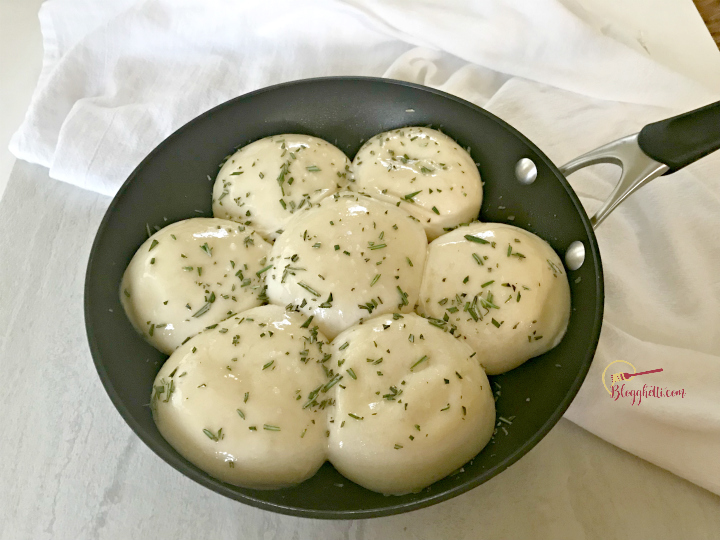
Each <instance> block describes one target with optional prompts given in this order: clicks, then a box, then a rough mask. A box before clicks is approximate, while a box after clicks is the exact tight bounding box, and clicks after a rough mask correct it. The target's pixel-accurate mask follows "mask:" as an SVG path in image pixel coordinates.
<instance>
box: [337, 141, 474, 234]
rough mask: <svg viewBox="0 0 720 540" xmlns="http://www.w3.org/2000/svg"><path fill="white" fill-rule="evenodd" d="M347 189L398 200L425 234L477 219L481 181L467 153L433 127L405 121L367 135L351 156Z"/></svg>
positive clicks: (396, 202)
mask: <svg viewBox="0 0 720 540" xmlns="http://www.w3.org/2000/svg"><path fill="white" fill-rule="evenodd" d="M353 170H354V172H355V184H354V185H352V186H351V189H353V190H355V191H358V192H360V193H365V194H366V195H369V196H371V197H373V198H376V199H378V200H383V201H387V202H390V203H393V204H399V205H400V208H402V209H403V210H405V211H407V212H409V213H410V214H412V215H413V216H415V217H416V218H417V219H418V220H420V223H422V225H423V227H424V228H425V232H426V233H427V237H428V239H429V240H433V239H434V238H437V237H438V236H440V235H441V234H443V233H444V232H446V230H447V229H449V228H452V227H457V226H458V225H459V224H461V223H467V222H470V221H472V220H474V219H477V217H478V213H479V212H480V204H481V203H482V183H481V181H480V173H479V172H478V169H477V166H476V165H475V163H474V162H473V159H472V157H471V156H470V154H468V153H467V152H466V151H465V150H464V149H463V148H461V147H460V145H459V144H458V143H456V142H455V141H454V140H452V139H451V138H450V137H448V136H447V135H444V134H443V133H440V132H439V131H436V130H434V129H429V128H423V127H407V128H401V129H396V130H393V131H388V132H385V133H380V134H379V135H376V136H375V137H372V138H371V139H370V140H368V141H367V142H366V143H365V144H364V145H363V147H362V148H360V150H359V151H358V153H357V155H356V156H355V158H354V159H353Z"/></svg>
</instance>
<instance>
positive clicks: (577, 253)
mask: <svg viewBox="0 0 720 540" xmlns="http://www.w3.org/2000/svg"><path fill="white" fill-rule="evenodd" d="M584 262H585V244H583V243H582V242H580V241H579V240H575V241H574V242H573V243H572V244H570V247H568V249H567V252H566V253H565V266H567V267H568V269H569V270H577V269H578V268H580V267H581V266H582V265H583V263H584Z"/></svg>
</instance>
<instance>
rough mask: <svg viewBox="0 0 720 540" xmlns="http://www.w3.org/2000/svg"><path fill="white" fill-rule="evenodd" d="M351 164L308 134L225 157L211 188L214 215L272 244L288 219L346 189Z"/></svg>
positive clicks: (263, 143) (274, 140)
mask: <svg viewBox="0 0 720 540" xmlns="http://www.w3.org/2000/svg"><path fill="white" fill-rule="evenodd" d="M351 179H352V173H351V172H350V160H349V159H348V158H347V156H346V155H345V154H343V152H342V151H341V150H340V149H339V148H336V147H335V146H333V145H332V144H330V143H329V142H326V141H324V140H322V139H318V138H317V137H310V136H309V135H294V134H286V135H274V136H272V137H266V138H264V139H260V140H259V141H255V142H253V143H251V144H248V145H247V146H244V147H242V148H241V149H240V150H238V151H237V152H235V153H234V154H232V155H231V156H229V157H228V159H227V161H226V162H225V164H224V165H223V166H222V168H221V169H220V172H218V175H217V179H216V180H215V185H214V188H213V215H214V216H215V217H220V218H226V219H232V220H234V221H238V222H240V223H244V224H246V225H251V226H253V227H254V228H255V229H256V230H257V231H258V232H259V233H260V234H261V235H262V236H263V237H265V238H267V239H269V240H273V239H275V238H276V237H277V236H278V234H280V233H279V232H278V231H281V230H282V229H283V228H284V226H285V223H287V221H288V220H289V219H290V218H291V217H292V215H293V214H294V213H295V212H296V211H297V210H301V209H303V208H307V207H310V206H313V205H314V204H315V203H316V202H318V201H320V200H321V199H323V198H324V197H326V196H328V195H330V194H332V193H335V192H336V191H338V190H339V189H341V188H343V187H345V186H346V185H347V183H348V182H349V181H350V180H351Z"/></svg>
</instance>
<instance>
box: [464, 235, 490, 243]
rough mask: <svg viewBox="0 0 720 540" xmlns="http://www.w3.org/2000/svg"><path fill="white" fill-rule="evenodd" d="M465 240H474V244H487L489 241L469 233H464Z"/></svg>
mask: <svg viewBox="0 0 720 540" xmlns="http://www.w3.org/2000/svg"><path fill="white" fill-rule="evenodd" d="M465 240H467V241H468V242H475V243H476V244H489V243H490V242H488V241H487V240H485V239H484V238H478V237H477V236H473V235H471V234H466V235H465Z"/></svg>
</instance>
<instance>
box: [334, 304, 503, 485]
mask: <svg viewBox="0 0 720 540" xmlns="http://www.w3.org/2000/svg"><path fill="white" fill-rule="evenodd" d="M331 350H332V355H333V356H332V360H331V363H332V366H331V367H332V368H333V369H335V370H336V371H337V373H338V374H340V375H342V377H343V378H342V380H341V381H339V383H338V384H337V385H335V388H334V390H335V408H334V409H333V410H331V411H330V412H329V413H328V414H329V423H328V429H329V430H330V438H329V439H328V441H329V450H328V452H329V453H328V455H329V460H330V462H331V463H332V464H333V465H334V466H335V468H336V469H337V470H338V471H340V473H341V474H343V476H346V477H347V478H349V479H350V480H352V481H353V482H355V483H357V484H360V485H361V486H363V487H366V488H367V489H370V490H373V491H377V492H380V493H385V494H393V495H402V494H404V493H410V492H415V491H419V490H420V489H422V488H424V487H426V486H429V485H430V484H432V483H433V482H436V481H437V480H440V479H441V478H444V477H445V476H447V475H448V474H450V473H451V472H453V471H454V470H456V469H458V468H459V467H461V466H462V465H464V464H465V463H467V462H468V461H469V460H470V459H472V458H473V457H475V456H476V455H477V454H478V453H479V452H480V450H482V449H483V447H484V446H485V445H486V444H487V443H488V441H489V440H490V437H491V436H492V433H493V430H494V427H495V401H494V399H493V395H492V392H491V390H490V384H489V382H488V379H487V376H486V375H485V372H484V371H483V369H482V367H481V366H480V364H479V363H478V361H477V358H475V357H473V356H474V353H473V351H472V350H471V349H470V347H468V346H467V345H466V344H465V343H463V342H462V341H459V340H457V339H455V338H453V337H452V336H451V335H450V334H448V333H446V332H443V331H442V330H440V329H438V328H436V327H434V326H432V325H431V324H430V323H429V322H428V321H427V320H426V319H423V318H421V317H419V316H418V315H415V314H414V313H413V314H407V315H403V316H402V318H398V317H397V315H395V316H393V315H382V316H380V317H377V318H374V319H371V320H368V321H365V322H364V323H363V324H362V325H356V326H353V327H352V328H349V329H348V330H346V331H345V332H343V333H342V334H340V335H339V336H338V337H337V338H336V339H335V340H334V341H333V344H332V349H331Z"/></svg>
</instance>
